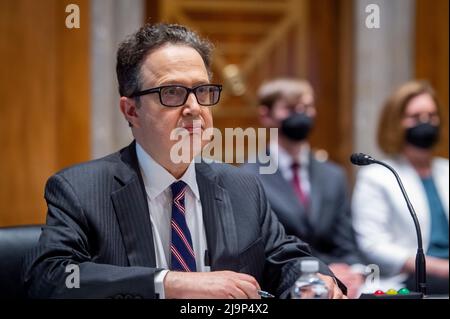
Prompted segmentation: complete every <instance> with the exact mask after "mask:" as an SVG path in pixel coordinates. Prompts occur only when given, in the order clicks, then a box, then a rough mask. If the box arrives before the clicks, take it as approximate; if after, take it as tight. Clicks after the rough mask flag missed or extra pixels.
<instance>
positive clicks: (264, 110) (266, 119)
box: [258, 105, 276, 127]
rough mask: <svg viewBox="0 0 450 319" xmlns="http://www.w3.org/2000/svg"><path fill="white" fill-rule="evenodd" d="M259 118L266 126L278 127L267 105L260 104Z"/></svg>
mask: <svg viewBox="0 0 450 319" xmlns="http://www.w3.org/2000/svg"><path fill="white" fill-rule="evenodd" d="M258 119H259V122H260V123H261V124H262V125H263V126H264V127H276V123H274V120H273V119H272V116H271V114H270V109H269V108H268V107H267V106H266V105H259V106H258Z"/></svg>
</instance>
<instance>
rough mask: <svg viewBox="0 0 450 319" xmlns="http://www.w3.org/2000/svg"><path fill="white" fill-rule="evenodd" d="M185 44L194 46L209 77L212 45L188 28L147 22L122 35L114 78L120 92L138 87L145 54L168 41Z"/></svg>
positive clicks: (135, 90) (136, 89)
mask: <svg viewBox="0 0 450 319" xmlns="http://www.w3.org/2000/svg"><path fill="white" fill-rule="evenodd" d="M167 44H174V45H185V46H188V47H191V48H193V49H195V50H196V51H197V52H198V53H199V54H200V56H201V57H202V59H203V62H204V63H205V67H206V69H207V71H208V75H209V77H210V78H211V53H212V50H213V45H212V44H211V43H210V42H209V41H207V40H205V39H202V38H200V36H199V35H198V34H197V33H195V32H194V31H192V30H189V29H188V28H186V27H184V26H181V25H178V24H166V23H159V24H153V25H152V24H146V25H144V26H143V27H142V28H140V29H139V30H138V31H137V32H135V33H134V34H132V35H130V36H129V37H127V39H125V40H124V41H123V42H122V43H121V44H120V45H119V49H118V50H117V64H116V72H117V80H118V82H119V93H120V96H130V95H131V94H133V93H135V92H137V91H140V90H141V89H142V88H141V84H142V83H141V78H140V71H141V66H142V63H143V61H144V60H145V57H146V56H147V55H148V54H150V53H151V52H152V51H154V50H156V49H158V48H160V47H162V46H164V45H167Z"/></svg>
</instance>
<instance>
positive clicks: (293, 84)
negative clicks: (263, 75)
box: [242, 78, 364, 298]
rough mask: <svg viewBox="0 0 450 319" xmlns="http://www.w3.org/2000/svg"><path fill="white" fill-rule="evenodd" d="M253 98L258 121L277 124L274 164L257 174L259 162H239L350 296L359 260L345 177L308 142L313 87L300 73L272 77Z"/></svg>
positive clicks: (358, 277) (357, 282)
mask: <svg viewBox="0 0 450 319" xmlns="http://www.w3.org/2000/svg"><path fill="white" fill-rule="evenodd" d="M258 100H259V107H258V115H259V120H260V123H261V124H262V125H263V126H264V127H266V128H278V129H279V133H278V140H271V141H270V146H269V149H268V153H269V156H270V157H271V159H272V160H273V161H274V162H275V163H277V167H278V169H277V171H276V172H275V173H274V174H259V168H260V167H261V166H262V165H263V164H261V163H246V164H245V165H243V166H242V168H243V169H244V170H245V171H248V172H251V173H253V174H256V175H257V176H259V178H260V180H261V182H262V184H263V187H264V189H265V191H266V194H267V197H268V199H269V202H270V205H271V206H272V209H273V210H274V212H275V213H276V215H277V216H278V218H279V220H280V222H281V223H282V224H283V226H284V227H285V229H286V232H287V233H288V234H290V235H295V236H297V237H299V238H300V239H302V240H304V241H306V242H308V243H309V244H310V245H311V249H312V251H313V252H314V254H315V255H316V256H317V257H319V258H320V259H321V260H323V261H324V262H325V263H328V264H329V267H330V269H332V271H333V273H334V274H335V275H336V276H337V277H338V278H339V279H340V280H341V281H342V282H343V283H344V284H345V285H346V286H347V288H348V296H349V298H355V297H357V296H358V295H359V289H360V287H361V285H362V283H363V272H364V266H363V265H362V259H361V257H360V254H359V252H358V248H357V246H356V242H355V238H354V231H353V229H352V222H351V214H350V200H349V194H348V187H347V180H346V176H345V173H344V170H343V169H342V168H341V167H339V166H338V165H337V164H335V163H333V162H331V161H323V160H318V159H317V158H316V157H315V155H314V152H313V151H312V150H311V148H310V145H309V141H308V139H309V135H310V132H311V129H312V127H313V124H314V119H315V117H316V114H317V109H316V106H315V104H314V91H313V88H312V87H311V85H310V84H309V83H308V82H307V81H304V80H300V79H288V78H279V79H274V80H270V81H268V82H266V83H264V84H263V85H262V86H261V87H260V89H259V92H258Z"/></svg>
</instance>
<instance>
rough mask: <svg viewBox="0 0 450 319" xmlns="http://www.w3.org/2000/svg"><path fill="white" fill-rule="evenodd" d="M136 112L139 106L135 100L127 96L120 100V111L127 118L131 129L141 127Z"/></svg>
mask: <svg viewBox="0 0 450 319" xmlns="http://www.w3.org/2000/svg"><path fill="white" fill-rule="evenodd" d="M136 110H137V105H136V100H135V99H132V98H129V97H125V96H122V97H121V98H120V111H121V112H122V114H123V116H124V117H125V120H127V122H128V123H129V125H130V127H139V118H138V114H137V112H136Z"/></svg>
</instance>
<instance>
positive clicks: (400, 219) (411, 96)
mask: <svg viewBox="0 0 450 319" xmlns="http://www.w3.org/2000/svg"><path fill="white" fill-rule="evenodd" d="M441 120H442V119H441V116H440V114H439V103H438V100H437V98H436V94H435V92H434V90H433V88H432V87H431V86H430V85H429V84H428V83H427V82H424V81H411V82H408V83H405V84H403V85H402V86H400V87H399V88H398V89H397V90H396V91H395V92H394V93H393V94H392V96H391V97H390V98H389V99H388V100H387V101H386V103H385V105H384V109H383V111H382V114H381V118H380V121H379V125H378V144H379V146H380V148H381V149H382V150H383V151H384V152H385V153H386V154H387V155H388V156H389V157H388V159H386V163H388V164H389V165H391V166H392V167H393V168H394V169H395V170H396V171H397V172H398V174H399V176H400V178H401V179H402V181H403V184H404V187H405V189H406V192H407V194H408V196H409V198H410V200H411V203H412V205H413V207H414V209H415V211H416V213H417V217H418V220H419V223H420V226H421V231H422V236H423V245H424V251H425V253H426V269H427V283H428V285H427V286H428V293H430V294H448V288H449V283H448V273H449V264H448V252H449V247H448V241H449V232H448V226H449V223H448V201H449V161H448V159H445V158H440V157H435V156H434V155H433V147H434V146H435V145H436V143H437V142H438V140H439V134H440V131H441ZM352 211H353V214H354V219H353V222H354V228H355V231H356V234H357V240H358V244H359V246H360V247H361V249H362V251H363V252H364V253H365V255H366V256H367V258H368V260H369V261H370V262H371V263H374V264H377V265H378V266H379V267H380V274H381V278H382V281H380V284H381V286H380V287H379V288H380V289H386V288H399V287H402V286H404V285H406V286H407V287H408V288H410V289H414V290H415V286H414V283H415V280H414V271H415V255H416V251H417V239H416V231H415V228H414V223H413V220H412V219H411V216H410V213H409V211H408V208H407V206H406V203H405V200H404V198H403V196H402V193H401V191H400V188H399V187H398V184H397V181H396V179H395V177H394V175H393V174H392V173H391V172H389V171H388V170H387V169H386V168H384V167H381V166H379V165H371V166H367V167H364V168H362V169H361V170H360V171H359V173H358V176H357V180H356V184H355V189H354V194H353V203H352ZM383 282H384V284H383Z"/></svg>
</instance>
